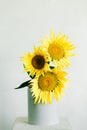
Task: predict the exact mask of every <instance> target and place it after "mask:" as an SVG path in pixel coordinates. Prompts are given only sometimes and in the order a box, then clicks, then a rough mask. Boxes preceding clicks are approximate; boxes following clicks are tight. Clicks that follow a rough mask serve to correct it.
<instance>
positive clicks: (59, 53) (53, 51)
mask: <svg viewBox="0 0 87 130" xmlns="http://www.w3.org/2000/svg"><path fill="white" fill-rule="evenodd" d="M48 52H49V54H50V56H51V57H52V58H54V59H55V60H59V59H61V58H63V55H64V50H63V47H62V46H61V45H58V44H56V43H52V44H50V45H49V47H48Z"/></svg>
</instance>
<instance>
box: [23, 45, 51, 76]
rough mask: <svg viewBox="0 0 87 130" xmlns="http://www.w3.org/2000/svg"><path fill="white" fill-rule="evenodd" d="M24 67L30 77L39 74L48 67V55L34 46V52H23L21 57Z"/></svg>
mask: <svg viewBox="0 0 87 130" xmlns="http://www.w3.org/2000/svg"><path fill="white" fill-rule="evenodd" d="M21 58H22V62H23V64H24V69H25V71H26V72H28V74H29V75H30V76H31V77H32V76H34V75H38V76H39V75H40V74H42V73H43V72H44V71H47V70H48V69H49V65H48V60H49V59H48V57H47V55H46V53H45V52H44V51H43V50H41V48H40V47H38V48H36V47H34V53H28V54H24V55H23V56H22V57H21Z"/></svg>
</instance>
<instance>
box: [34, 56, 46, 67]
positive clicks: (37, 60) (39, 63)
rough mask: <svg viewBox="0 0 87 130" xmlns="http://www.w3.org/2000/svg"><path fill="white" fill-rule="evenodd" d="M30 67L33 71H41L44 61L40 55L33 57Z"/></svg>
mask: <svg viewBox="0 0 87 130" xmlns="http://www.w3.org/2000/svg"><path fill="white" fill-rule="evenodd" d="M32 65H33V67H34V68H35V69H42V68H43V67H44V65H45V59H44V57H43V56H41V55H35V56H34V57H33V58H32Z"/></svg>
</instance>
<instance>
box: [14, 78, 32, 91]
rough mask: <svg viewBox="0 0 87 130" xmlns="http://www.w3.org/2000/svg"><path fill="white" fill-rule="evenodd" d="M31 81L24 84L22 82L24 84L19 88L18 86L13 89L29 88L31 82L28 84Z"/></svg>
mask: <svg viewBox="0 0 87 130" xmlns="http://www.w3.org/2000/svg"><path fill="white" fill-rule="evenodd" d="M30 81H31V80H28V81H26V82H24V83H22V84H21V85H20V86H18V87H17V88H15V89H20V88H24V87H28V86H29V87H31V82H30Z"/></svg>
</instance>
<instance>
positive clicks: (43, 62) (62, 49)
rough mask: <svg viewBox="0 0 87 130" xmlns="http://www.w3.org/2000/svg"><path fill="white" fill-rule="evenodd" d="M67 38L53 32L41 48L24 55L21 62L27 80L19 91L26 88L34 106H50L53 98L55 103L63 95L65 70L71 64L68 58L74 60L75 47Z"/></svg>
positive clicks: (43, 39)
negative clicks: (47, 104)
mask: <svg viewBox="0 0 87 130" xmlns="http://www.w3.org/2000/svg"><path fill="white" fill-rule="evenodd" d="M68 39H69V37H68V36H66V35H62V33H59V34H58V35H57V36H55V34H54V31H51V32H50V36H48V35H47V36H46V38H45V37H42V38H41V40H40V43H41V46H39V47H34V51H33V53H30V52H29V53H27V54H24V55H23V56H22V57H21V61H22V63H23V66H24V70H25V72H27V74H28V76H29V80H28V81H26V82H24V83H22V84H21V85H20V86H19V87H17V88H16V89H19V88H23V87H26V86H27V87H29V89H30V92H31V93H32V97H33V98H34V103H51V102H52V98H53V97H54V98H55V99H56V100H57V101H58V100H59V99H60V97H61V96H62V94H63V92H64V88H65V83H66V82H67V81H68V79H66V78H65V76H66V75H67V72H65V71H63V69H65V68H67V67H68V66H69V65H70V64H71V63H70V59H69V57H71V56H74V55H75V54H73V53H72V50H74V49H75V46H74V44H73V42H72V41H69V40H68Z"/></svg>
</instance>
